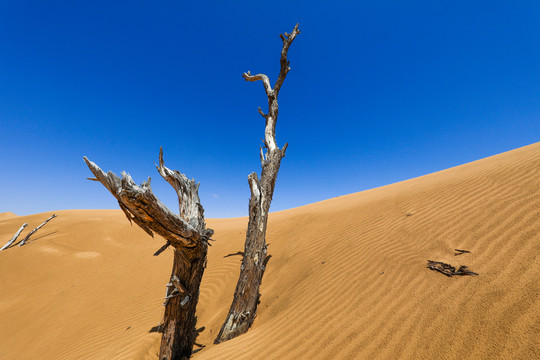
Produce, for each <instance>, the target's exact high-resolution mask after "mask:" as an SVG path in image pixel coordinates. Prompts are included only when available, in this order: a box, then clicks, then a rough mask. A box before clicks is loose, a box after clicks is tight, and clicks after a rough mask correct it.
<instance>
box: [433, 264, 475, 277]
mask: <svg viewBox="0 0 540 360" xmlns="http://www.w3.org/2000/svg"><path fill="white" fill-rule="evenodd" d="M427 267H428V268H430V269H431V270H435V271H438V272H440V273H442V274H444V275H446V276H448V277H452V276H454V275H478V274H477V273H475V272H472V271H470V270H468V267H467V266H465V265H461V266H460V267H459V268H458V269H457V270H456V268H455V267H454V266H452V265H450V264H446V263H443V262H440V261H433V260H428V263H427Z"/></svg>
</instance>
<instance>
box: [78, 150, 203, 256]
mask: <svg viewBox="0 0 540 360" xmlns="http://www.w3.org/2000/svg"><path fill="white" fill-rule="evenodd" d="M84 161H85V162H86V165H88V168H89V169H90V171H92V173H93V174H94V175H95V177H96V178H97V179H98V180H99V181H100V182H101V183H102V184H103V186H105V187H106V188H107V189H108V190H109V191H110V192H111V194H112V195H113V196H114V197H115V198H116V199H117V200H118V203H119V205H120V207H121V208H122V210H123V211H124V213H125V214H126V216H127V217H128V219H130V220H133V221H135V223H136V224H137V225H139V226H140V227H141V228H143V229H144V230H145V231H147V232H149V233H150V234H151V233H152V232H156V233H158V234H159V235H161V236H163V237H164V238H165V239H167V240H168V241H170V242H171V243H172V244H173V245H175V246H184V247H194V246H196V243H195V240H194V239H200V238H201V234H199V232H198V231H197V229H195V228H194V227H193V226H192V225H191V224H189V223H188V222H187V221H186V220H185V219H183V218H181V217H180V216H178V215H176V214H174V213H173V212H172V211H171V210H169V209H168V208H167V207H166V206H165V205H164V204H163V203H162V202H161V201H160V200H159V199H158V198H157V197H156V196H155V195H154V193H153V192H152V189H151V187H150V182H149V181H147V182H143V183H142V184H141V186H137V184H135V182H134V181H133V179H132V178H131V176H130V175H129V174H127V173H125V172H122V178H121V179H120V178H119V177H118V176H116V175H115V174H114V173H113V172H112V171H109V172H108V173H107V174H105V172H103V170H101V169H100V168H99V166H97V165H96V164H95V163H93V162H92V161H90V160H88V158H86V156H85V157H84Z"/></svg>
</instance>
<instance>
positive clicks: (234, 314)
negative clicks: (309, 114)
mask: <svg viewBox="0 0 540 360" xmlns="http://www.w3.org/2000/svg"><path fill="white" fill-rule="evenodd" d="M299 33H300V30H299V29H298V24H296V26H295V27H294V29H293V31H292V33H291V34H287V33H285V34H283V35H280V37H281V40H282V41H283V48H282V50H281V59H280V65H281V68H280V72H279V75H278V78H277V80H276V83H275V85H274V88H272V87H271V85H270V80H269V78H268V76H266V75H265V74H257V75H251V73H250V72H249V71H248V72H247V73H244V74H243V77H244V79H245V80H246V81H257V80H261V81H262V82H263V85H264V89H265V91H266V95H267V97H268V114H265V113H264V112H263V111H262V110H261V108H259V114H261V116H262V117H264V118H265V120H266V126H265V131H264V134H265V136H264V140H263V142H264V147H265V148H266V154H265V153H264V151H263V148H262V147H261V148H260V160H261V165H262V172H261V178H260V180H259V178H258V177H257V174H256V173H251V174H250V175H249V176H248V183H249V187H250V190H251V197H250V199H249V222H248V229H247V232H246V242H245V245H244V257H243V259H242V265H241V267H240V276H239V278H238V283H237V285H236V290H235V292H234V298H233V302H232V304H231V307H230V309H229V313H228V314H227V318H226V319H225V322H224V323H223V325H222V327H221V330H220V332H219V334H218V336H217V338H216V339H215V341H214V343H216V344H219V343H221V342H223V341H226V340H229V339H232V338H235V337H237V336H238V335H241V334H243V333H245V332H247V331H248V329H249V328H250V327H251V325H252V324H253V321H254V320H255V316H256V314H257V305H258V303H259V297H260V294H259V288H260V285H261V281H262V277H263V274H264V270H265V259H266V255H267V247H266V225H267V221H268V211H269V209H270V203H271V202H272V196H273V194H274V187H275V184H276V179H277V175H278V172H279V167H280V165H281V159H283V157H284V156H285V151H286V149H287V144H285V145H284V146H283V148H282V149H280V148H278V146H277V144H276V121H277V117H278V93H279V90H280V89H281V85H282V84H283V81H284V80H285V77H286V76H287V73H288V72H289V70H290V69H291V68H290V67H289V61H288V60H287V52H288V50H289V46H290V45H291V43H292V42H293V40H294V39H295V37H296V35H298V34H299Z"/></svg>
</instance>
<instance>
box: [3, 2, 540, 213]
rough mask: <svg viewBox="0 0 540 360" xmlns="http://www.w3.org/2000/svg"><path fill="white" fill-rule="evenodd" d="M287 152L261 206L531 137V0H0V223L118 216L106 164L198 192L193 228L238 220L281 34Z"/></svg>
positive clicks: (538, 48)
mask: <svg viewBox="0 0 540 360" xmlns="http://www.w3.org/2000/svg"><path fill="white" fill-rule="evenodd" d="M297 22H299V23H300V29H301V31H302V33H301V34H300V35H299V36H298V37H297V38H296V40H295V42H294V43H293V45H292V46H291V48H290V51H289V60H290V61H291V67H292V70H291V72H289V75H288V77H287V79H286V81H285V84H284V85H283V88H282V90H281V92H280V103H279V104H280V108H279V109H280V113H279V115H280V116H279V120H278V124H277V141H278V145H280V146H281V145H283V144H284V143H285V142H288V143H289V148H288V150H287V156H286V157H285V158H284V159H283V162H282V167H281V171H280V173H279V177H278V181H277V186H276V192H275V195H274V201H273V203H272V211H276V210H281V209H287V208H292V207H296V206H300V205H304V204H308V203H312V202H315V201H319V200H324V199H327V198H331V197H335V196H338V195H344V194H349V193H353V192H357V191H361V190H365V189H369V188H373V187H378V186H382V185H385V184H389V183H393V182H397V181H401V180H405V179H408V178H412V177H416V176H420V175H423V174H427V173H431V172H434V171H438V170H442V169H445V168H448V167H451V166H456V165H459V164H462V163H466V162H469V161H473V160H476V159H479V158H483V157H486V156H490V155H494V154H497V153H500V152H503V151H507V150H511V149H514V148H517V147H520V146H524V145H527V144H530V143H534V142H536V141H539V140H540V136H539V135H540V41H539V40H540V38H539V36H540V2H539V1H537V0H535V1H473V0H467V1H412V0H408V1H361V2H358V1H338V0H335V1H324V2H317V1H313V0H310V1H264V2H262V1H247V2H235V1H178V0H175V1H167V0H164V1H129V2H128V1H126V2H122V1H106V2H103V1H85V2H81V1H46V2H44V1H25V0H17V1H2V2H0V154H1V155H0V184H1V186H0V212H3V211H12V212H14V213H16V214H18V215H26V214H32V213H38V212H43V211H48V210H59V209H93V208H97V209H103V208H113V209H114V208H118V206H117V204H116V201H115V200H114V198H113V197H112V196H111V195H110V194H109V193H108V192H107V191H106V189H105V188H104V187H103V186H102V185H101V184H99V183H95V182H90V181H87V180H85V178H86V177H89V176H91V173H90V171H89V170H88V168H87V167H86V165H85V164H84V162H83V160H82V157H83V155H86V156H88V157H89V158H90V159H91V160H93V161H95V162H96V163H97V164H98V165H100V166H101V167H102V168H103V169H104V170H105V171H108V170H113V171H114V172H115V173H117V174H119V173H120V172H121V171H122V170H126V171H127V172H129V173H130V174H131V175H132V176H133V178H134V179H135V181H137V182H141V181H142V180H145V179H146V178H147V177H148V176H151V177H152V179H153V181H152V185H153V188H154V191H155V193H156V194H157V195H158V196H159V197H160V198H161V199H162V200H163V201H164V202H165V203H166V204H167V205H168V206H170V207H171V208H172V209H173V210H175V211H176V210H177V203H176V198H175V194H174V192H173V190H172V189H171V188H169V185H168V184H167V183H165V182H164V181H163V180H162V179H161V177H160V176H159V174H158V173H157V172H156V170H155V168H154V162H156V161H157V158H158V151H159V147H160V146H163V147H164V152H165V162H166V165H167V166H169V167H170V168H173V169H178V170H180V171H181V172H182V173H185V174H186V175H187V176H188V177H193V178H195V179H196V180H197V181H199V182H201V187H200V196H201V199H202V203H203V206H204V208H205V209H206V215H207V216H208V217H233V216H243V215H247V208H248V198H249V188H248V184H247V175H248V174H249V173H250V172H252V171H257V172H260V163H259V154H258V151H259V144H260V141H261V138H262V137H263V133H264V120H263V119H262V118H261V117H260V115H259V114H258V113H257V107H258V106H261V107H262V108H263V109H264V108H265V106H266V97H265V94H264V90H263V86H262V84H261V83H260V82H258V83H248V82H245V81H244V80H243V79H242V76H241V75H242V73H243V72H244V71H247V70H251V71H252V72H255V73H258V72H264V73H266V74H268V75H269V76H270V77H271V79H272V81H274V80H275V77H276V75H277V72H278V70H279V53H280V50H281V40H280V39H279V36H278V35H279V33H282V32H285V31H287V32H290V31H291V30H292V28H293V27H294V25H295V24H296V23H297Z"/></svg>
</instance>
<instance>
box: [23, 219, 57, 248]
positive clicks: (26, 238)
mask: <svg viewBox="0 0 540 360" xmlns="http://www.w3.org/2000/svg"><path fill="white" fill-rule="evenodd" d="M55 217H56V215H55V214H53V215H52V216H51V217H50V218H48V219H47V220H45V221H44V222H43V224H41V225H39V226H38V227H37V228H35V229H34V230H32V231H30V233H29V234H28V235H26V237H25V238H24V239H23V241H21V242H20V243H19V246H23V245H24V244H26V242H27V241H28V239H30V236H32V235H34V233H35V232H36V231H38V230H39V229H41V228H42V227H43V226H45V224H47V223H48V222H49V221H51V220H52V219H54V218H55Z"/></svg>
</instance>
